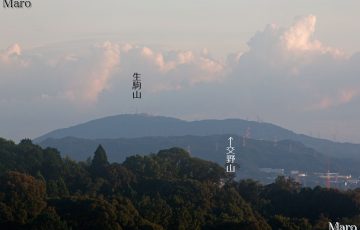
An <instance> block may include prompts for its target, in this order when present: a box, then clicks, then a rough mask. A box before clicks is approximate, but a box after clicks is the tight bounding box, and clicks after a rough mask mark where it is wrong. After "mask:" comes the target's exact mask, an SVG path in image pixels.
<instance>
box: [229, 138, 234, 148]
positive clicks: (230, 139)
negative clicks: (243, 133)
mask: <svg viewBox="0 0 360 230" xmlns="http://www.w3.org/2000/svg"><path fill="white" fill-rule="evenodd" d="M228 140H229V142H230V146H229V147H232V146H231V141H232V140H234V138H232V137H229V139H228Z"/></svg>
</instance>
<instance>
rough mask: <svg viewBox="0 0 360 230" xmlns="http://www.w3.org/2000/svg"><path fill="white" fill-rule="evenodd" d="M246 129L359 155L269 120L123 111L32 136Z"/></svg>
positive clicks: (358, 149) (354, 147)
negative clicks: (192, 117)
mask: <svg viewBox="0 0 360 230" xmlns="http://www.w3.org/2000/svg"><path fill="white" fill-rule="evenodd" d="M248 129H249V130H250V132H251V138H253V139H258V140H268V141H274V140H275V139H276V140H278V141H280V140H293V141H298V142H301V143H303V144H305V145H306V146H308V147H311V148H314V149H315V150H317V151H318V152H321V153H323V154H325V155H328V156H331V157H338V158H356V159H360V144H351V143H337V142H333V141H330V140H325V139H319V138H314V137H310V136H306V135H303V134H297V133H295V132H292V131H290V130H287V129H284V128H282V127H280V126H277V125H273V124H270V123H263V122H255V121H247V120H242V119H224V120H199V121H184V120H180V119H177V118H170V117H163V116H150V115H146V114H123V115H116V116H110V117H104V118H100V119H96V120H92V121H89V122H86V123H83V124H79V125H75V126H72V127H69V128H64V129H57V130H54V131H52V132H49V133H47V134H45V135H43V136H40V137H38V138H36V139H35V140H34V141H35V142H37V143H41V142H43V141H45V140H46V139H48V138H54V139H60V138H65V137H76V138H84V139H116V138H141V137H171V136H186V135H194V136H208V135H222V134H229V133H231V134H235V135H238V136H243V135H244V134H245V133H246V132H247V130H248Z"/></svg>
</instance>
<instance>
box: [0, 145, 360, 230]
mask: <svg viewBox="0 0 360 230" xmlns="http://www.w3.org/2000/svg"><path fill="white" fill-rule="evenodd" d="M0 159H1V161H0V229H50V230H51V229H56V230H60V229H209V230H211V229H258V230H262V229H265V230H266V229H326V228H327V227H328V222H329V221H339V222H343V223H355V224H356V223H360V217H359V211H360V208H359V207H360V190H354V191H338V190H328V189H324V188H320V187H316V188H314V189H311V188H302V187H300V185H299V184H297V183H296V182H294V181H292V180H289V179H287V178H283V177H280V178H278V179H277V180H276V182H275V183H273V184H270V185H266V186H264V185H262V184H260V183H258V182H256V181H252V180H243V181H234V180H233V179H232V178H231V177H228V176H227V174H226V173H225V172H224V169H223V168H222V167H221V166H219V165H218V164H216V163H212V162H209V161H205V160H201V159H199V158H193V157H191V156H190V155H189V153H187V152H186V151H184V150H183V149H179V148H171V149H167V150H161V151H159V152H158V153H157V154H150V155H147V156H140V155H135V156H131V157H128V158H127V159H126V160H125V162H124V163H122V164H118V163H111V164H110V163H109V162H108V160H107V155H106V152H105V150H104V149H103V147H102V146H99V147H98V148H97V149H96V151H95V154H94V157H93V159H89V160H88V161H87V162H75V161H73V160H71V159H69V158H61V157H60V154H59V152H58V151H57V150H56V149H52V148H47V149H42V148H40V147H39V146H37V145H34V144H32V142H31V141H30V140H23V141H21V142H20V143H19V144H15V143H14V142H11V141H7V140H4V139H0Z"/></svg>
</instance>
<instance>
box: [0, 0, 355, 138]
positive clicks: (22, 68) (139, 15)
mask: <svg viewBox="0 0 360 230" xmlns="http://www.w3.org/2000/svg"><path fill="white" fill-rule="evenodd" d="M32 5H33V7H32V8H31V9H1V11H2V12H1V14H0V20H1V21H2V22H6V23H2V25H1V27H0V29H1V33H2V36H1V39H0V108H1V112H0V136H3V137H6V138H12V139H14V140H19V139H21V138H23V137H30V138H34V137H37V136H39V135H41V134H43V133H44V132H47V131H50V130H52V129H55V128H60V127H67V126H70V125H73V124H76V123H79V122H84V121H87V120H90V119H93V118H98V117H102V116H107V115H113V114H119V113H133V112H135V111H138V112H145V113H150V114H155V115H166V116H175V117H179V118H183V119H188V120H192V119H206V118H219V119H222V118H229V117H232V118H248V119H251V120H256V119H258V118H260V119H261V120H264V121H267V122H272V123H275V124H279V125H281V126H283V127H286V128H289V129H292V130H294V131H297V132H301V133H305V134H311V135H313V136H320V137H324V138H330V139H336V140H341V141H353V142H360V134H358V132H357V131H358V130H359V128H360V122H359V120H358V117H359V113H360V108H359V107H358V105H359V102H360V100H359V98H360V95H359V94H360V91H359V89H360V79H359V77H360V76H359V73H360V69H359V62H360V53H359V51H360V43H359V42H358V41H360V24H359V23H357V22H358V21H360V15H359V14H358V12H357V9H359V8H360V2H359V1H355V0H354V1H346V2H344V1H336V2H335V1H334V2H330V3H329V1H323V0H319V1H308V0H302V1H277V0H274V1H259V0H255V1H119V0H108V1H104V2H101V4H100V3H99V1H93V0H88V1H84V0H80V1H70V0H62V1H40V0H32ZM133 72H140V73H142V76H143V87H144V89H143V94H144V98H143V99H142V100H141V101H137V102H134V101H133V100H132V98H131V76H132V73H133Z"/></svg>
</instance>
